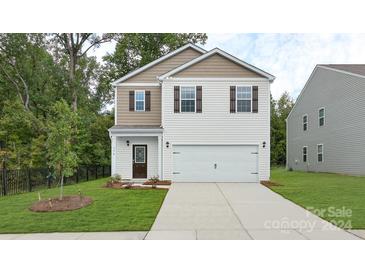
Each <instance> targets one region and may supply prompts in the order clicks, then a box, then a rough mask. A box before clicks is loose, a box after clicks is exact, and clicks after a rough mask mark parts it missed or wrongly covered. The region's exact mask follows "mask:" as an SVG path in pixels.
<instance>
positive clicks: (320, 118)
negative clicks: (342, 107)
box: [318, 108, 325, 127]
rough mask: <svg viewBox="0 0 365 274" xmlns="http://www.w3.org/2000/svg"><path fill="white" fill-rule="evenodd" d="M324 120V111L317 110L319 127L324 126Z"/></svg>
mask: <svg viewBox="0 0 365 274" xmlns="http://www.w3.org/2000/svg"><path fill="white" fill-rule="evenodd" d="M324 118H325V111H324V108H320V109H319V110H318V123H319V126H320V127H321V126H324Z"/></svg>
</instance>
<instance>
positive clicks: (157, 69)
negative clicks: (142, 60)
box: [125, 48, 202, 83]
mask: <svg viewBox="0 0 365 274" xmlns="http://www.w3.org/2000/svg"><path fill="white" fill-rule="evenodd" d="M200 55H202V53H200V52H198V51H197V50H195V49H192V48H187V49H186V50H183V51H181V52H179V53H178V54H176V55H174V56H172V57H170V58H168V59H166V60H164V61H162V62H161V63H158V64H157V65H154V66H152V67H150V68H148V69H146V70H145V71H143V72H141V73H139V74H137V75H135V76H133V77H131V78H129V79H127V80H126V81H125V83H133V82H134V83H151V82H152V83H154V82H156V83H157V82H158V80H157V77H158V76H160V75H162V74H164V73H166V72H169V71H170V70H173V69H174V68H177V67H179V66H181V65H183V64H185V63H187V62H189V61H190V60H192V59H195V58H196V57H199V56H200Z"/></svg>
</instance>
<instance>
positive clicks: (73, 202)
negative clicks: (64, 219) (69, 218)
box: [29, 195, 93, 212]
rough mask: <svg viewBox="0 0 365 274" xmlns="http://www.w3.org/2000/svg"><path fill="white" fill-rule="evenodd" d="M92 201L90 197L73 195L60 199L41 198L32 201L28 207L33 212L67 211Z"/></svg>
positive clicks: (84, 205)
mask: <svg viewBox="0 0 365 274" xmlns="http://www.w3.org/2000/svg"><path fill="white" fill-rule="evenodd" d="M92 202H93V199H92V198H91V197H88V196H80V195H74V196H65V197H63V198H62V200H60V199H59V198H52V199H51V198H50V199H48V200H41V201H38V202H36V203H34V204H33V205H32V206H31V207H30V208H29V209H30V210H31V211H35V212H54V211H69V210H75V209H80V208H83V207H86V206H88V205H90V204H91V203H92Z"/></svg>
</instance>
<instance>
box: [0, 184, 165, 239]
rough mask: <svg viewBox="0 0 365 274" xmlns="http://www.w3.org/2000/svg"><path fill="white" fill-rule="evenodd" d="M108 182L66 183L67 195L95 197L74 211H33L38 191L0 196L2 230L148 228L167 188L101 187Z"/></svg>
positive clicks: (48, 193)
mask: <svg viewBox="0 0 365 274" xmlns="http://www.w3.org/2000/svg"><path fill="white" fill-rule="evenodd" d="M105 182H106V179H100V180H95V181H90V182H85V183H80V184H77V185H70V186H66V187H65V192H64V193H65V195H77V193H78V190H79V189H80V190H81V191H82V193H83V195H86V196H90V197H92V198H93V200H94V202H93V203H92V204H91V205H89V206H87V207H85V208H82V209H79V210H75V211H66V212H47V213H36V212H32V211H30V210H29V209H28V208H29V206H30V205H31V204H32V203H33V202H36V201H37V200H38V192H31V193H26V194H19V195H13V196H5V197H0V233H29V232H71V231H136V230H149V229H150V228H151V226H152V224H153V222H154V220H155V218H156V215H157V213H158V211H159V209H160V207H161V204H162V202H163V200H164V198H165V195H166V193H167V190H152V189H151V190H124V189H123V190H119V189H106V188H103V187H102V186H103V185H104V184H105ZM58 194H59V189H58V188H54V189H49V190H43V191H41V195H42V199H47V198H49V197H55V196H56V197H57V196H58Z"/></svg>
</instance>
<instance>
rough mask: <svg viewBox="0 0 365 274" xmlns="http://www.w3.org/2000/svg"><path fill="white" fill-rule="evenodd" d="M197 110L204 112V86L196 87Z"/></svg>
mask: <svg viewBox="0 0 365 274" xmlns="http://www.w3.org/2000/svg"><path fill="white" fill-rule="evenodd" d="M196 112H197V113H201V112H202V86H197V87H196Z"/></svg>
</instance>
